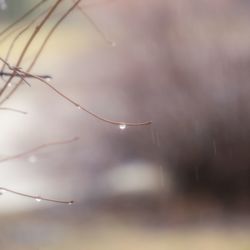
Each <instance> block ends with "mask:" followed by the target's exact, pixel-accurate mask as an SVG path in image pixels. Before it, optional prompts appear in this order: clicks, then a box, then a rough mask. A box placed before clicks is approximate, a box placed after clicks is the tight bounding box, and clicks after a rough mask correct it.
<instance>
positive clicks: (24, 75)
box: [0, 58, 152, 127]
mask: <svg viewBox="0 0 250 250" xmlns="http://www.w3.org/2000/svg"><path fill="white" fill-rule="evenodd" d="M0 60H1V61H3V62H4V63H5V64H6V65H7V66H8V67H9V69H11V70H13V67H11V66H10V65H9V63H7V62H5V61H4V60H3V59H1V58H0ZM16 70H17V73H18V74H19V75H22V76H23V77H24V78H25V77H26V76H29V77H32V78H34V79H37V80H39V81H40V82H42V83H43V84H45V85H46V86H47V87H49V88H50V89H52V90H53V91H54V92H56V93H57V94H58V95H59V96H61V97H62V98H63V99H65V100H67V101H68V102H69V103H71V104H73V105H74V106H75V107H76V108H78V109H81V110H83V111H84V112H86V113H88V114H89V115H91V116H93V117H95V118H96V119H98V120H100V121H103V122H106V123H109V124H112V125H118V126H130V127H132V126H145V125H150V124H151V123H152V121H146V122H124V121H114V120H109V119H106V118H103V117H101V116H99V115H97V114H95V113H93V112H92V111H90V110H88V109H86V108H85V107H83V106H82V105H80V104H79V103H77V102H75V101H74V100H72V99H71V98H69V97H68V96H66V95H65V94H63V93H62V92H61V91H59V90H58V89H57V88H55V87H54V86H52V85H51V84H49V83H48V82H47V81H45V80H44V79H43V78H40V77H38V76H35V75H32V74H30V73H27V72H24V71H22V70H21V69H16Z"/></svg>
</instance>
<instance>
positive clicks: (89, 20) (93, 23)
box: [73, 1, 116, 46]
mask: <svg viewBox="0 0 250 250" xmlns="http://www.w3.org/2000/svg"><path fill="white" fill-rule="evenodd" d="M73 2H74V1H73ZM77 9H78V10H79V11H80V12H81V14H82V15H83V16H84V17H85V18H86V19H87V20H88V22H89V23H90V24H91V25H92V26H93V27H94V28H95V30H96V31H97V32H98V33H99V34H100V35H101V37H102V38H103V39H104V41H105V42H107V43H108V44H109V45H111V46H115V45H116V43H115V42H114V41H112V40H110V39H109V38H107V36H106V34H105V33H104V32H103V31H102V30H101V29H100V28H99V27H98V25H96V23H95V22H94V21H93V19H92V18H91V17H90V16H89V15H88V14H87V13H86V12H85V11H84V10H83V8H82V7H81V6H80V5H79V4H78V5H77Z"/></svg>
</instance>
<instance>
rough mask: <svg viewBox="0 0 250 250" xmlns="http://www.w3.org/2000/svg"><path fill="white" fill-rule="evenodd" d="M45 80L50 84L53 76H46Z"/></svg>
mask: <svg viewBox="0 0 250 250" xmlns="http://www.w3.org/2000/svg"><path fill="white" fill-rule="evenodd" d="M44 80H45V81H47V82H50V81H51V80H52V77H51V76H44Z"/></svg>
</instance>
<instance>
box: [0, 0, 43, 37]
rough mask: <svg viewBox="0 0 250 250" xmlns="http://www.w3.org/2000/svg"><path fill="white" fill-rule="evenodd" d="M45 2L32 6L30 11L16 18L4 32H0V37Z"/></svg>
mask: <svg viewBox="0 0 250 250" xmlns="http://www.w3.org/2000/svg"><path fill="white" fill-rule="evenodd" d="M46 1H47V0H41V1H40V2H39V3H37V4H36V5H34V6H33V7H32V8H31V9H30V10H28V11H27V12H26V13H25V14H24V15H23V16H21V17H20V18H18V19H17V20H16V21H15V22H13V23H12V24H10V25H9V26H7V27H6V28H5V29H4V30H2V31H1V32H0V36H2V35H4V34H5V33H6V32H8V31H9V30H11V29H12V28H13V27H15V26H16V25H17V24H18V23H20V22H21V21H23V20H24V19H25V18H26V17H28V16H29V15H30V14H32V13H33V12H34V11H35V10H36V9H38V8H39V7H40V6H41V5H43V4H44V3H45V2H46Z"/></svg>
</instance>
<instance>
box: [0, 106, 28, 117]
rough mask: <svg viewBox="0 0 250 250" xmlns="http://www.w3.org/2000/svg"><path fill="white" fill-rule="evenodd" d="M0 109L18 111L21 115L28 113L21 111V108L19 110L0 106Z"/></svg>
mask: <svg viewBox="0 0 250 250" xmlns="http://www.w3.org/2000/svg"><path fill="white" fill-rule="evenodd" d="M0 110H6V111H12V112H16V113H20V114H23V115H27V114H28V113H27V112H26V111H23V110H20V109H14V108H7V107H0Z"/></svg>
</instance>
